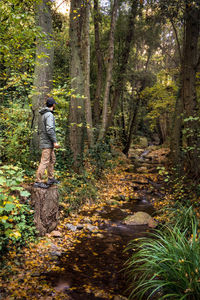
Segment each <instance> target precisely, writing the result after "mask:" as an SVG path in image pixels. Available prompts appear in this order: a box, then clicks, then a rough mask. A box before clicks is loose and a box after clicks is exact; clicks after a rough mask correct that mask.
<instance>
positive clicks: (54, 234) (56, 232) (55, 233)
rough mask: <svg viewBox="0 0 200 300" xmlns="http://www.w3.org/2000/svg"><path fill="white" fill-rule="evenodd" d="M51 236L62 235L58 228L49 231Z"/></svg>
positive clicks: (58, 236)
mask: <svg viewBox="0 0 200 300" xmlns="http://www.w3.org/2000/svg"><path fill="white" fill-rule="evenodd" d="M50 235H51V236H53V237H56V238H60V237H62V233H61V232H60V231H58V230H53V231H52V232H51V233H50Z"/></svg>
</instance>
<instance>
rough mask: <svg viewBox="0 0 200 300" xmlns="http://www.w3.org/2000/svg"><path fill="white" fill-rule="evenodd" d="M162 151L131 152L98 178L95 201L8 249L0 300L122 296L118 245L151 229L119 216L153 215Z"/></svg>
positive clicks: (123, 276)
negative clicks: (34, 239) (51, 229)
mask: <svg viewBox="0 0 200 300" xmlns="http://www.w3.org/2000/svg"><path fill="white" fill-rule="evenodd" d="M166 153H167V150H166V149H158V150H155V149H154V150H153V148H151V147H149V148H148V149H146V150H144V149H137V163H136V160H135V152H134V151H132V154H131V153H130V159H129V160H126V164H123V165H120V166H118V167H116V168H115V169H114V170H112V171H111V170H110V171H109V173H106V174H105V175H104V177H103V179H101V180H99V182H98V191H99V196H98V200H97V202H96V203H89V202H88V203H87V204H85V205H83V206H82V207H81V208H80V210H79V211H78V212H76V213H71V214H70V215H69V216H68V217H67V218H64V219H62V220H61V222H60V224H59V226H58V228H57V230H56V231H54V232H52V233H51V234H48V235H47V236H46V237H44V238H41V239H40V240H39V242H38V243H37V244H31V245H29V247H27V248H25V249H24V250H23V252H22V253H20V254H16V251H15V249H13V251H12V252H11V253H10V254H9V255H10V260H9V262H8V267H10V274H6V276H5V274H2V275H4V277H3V279H2V282H1V286H2V288H1V293H0V299H9V300H11V299H46V300H48V299H72V300H73V299H74V300H76V299H77V300H78V299H80V300H86V299H88V300H90V299H91V300H92V299H99V300H101V299H102V300H103V299H114V300H120V299H127V297H128V292H127V288H128V285H127V277H126V274H125V271H124V267H125V265H124V264H125V262H126V260H127V258H128V253H127V252H124V249H125V248H126V246H127V244H128V242H129V241H130V240H132V239H133V238H138V237H141V236H144V235H145V234H146V232H148V231H150V230H151V228H150V227H149V226H148V225H126V224H125V223H124V219H125V218H126V217H127V216H128V215H132V214H133V213H134V212H138V211H143V212H147V213H149V214H150V215H152V214H154V212H155V210H156V207H157V206H159V199H160V197H162V193H161V182H160V180H161V178H160V176H159V174H158V170H157V167H158V166H159V165H162V163H163V162H164V161H165V156H166ZM124 160H125V159H124Z"/></svg>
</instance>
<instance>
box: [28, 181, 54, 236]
mask: <svg viewBox="0 0 200 300" xmlns="http://www.w3.org/2000/svg"><path fill="white" fill-rule="evenodd" d="M31 203H32V205H33V206H34V209H35V214H34V222H35V226H36V228H37V230H38V233H39V236H44V235H45V234H46V233H49V232H51V231H53V230H54V229H55V228H56V226H57V224H58V216H59V211H58V208H59V193H58V188H57V186H55V185H53V186H50V187H49V188H48V189H41V188H34V187H32V189H31Z"/></svg>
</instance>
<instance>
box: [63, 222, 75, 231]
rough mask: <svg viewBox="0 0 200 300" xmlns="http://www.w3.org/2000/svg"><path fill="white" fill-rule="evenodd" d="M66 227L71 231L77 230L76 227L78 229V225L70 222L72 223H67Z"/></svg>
mask: <svg viewBox="0 0 200 300" xmlns="http://www.w3.org/2000/svg"><path fill="white" fill-rule="evenodd" d="M65 227H66V228H67V229H69V230H71V231H76V229H77V226H74V225H73V224H70V223H67V224H66V225H65Z"/></svg>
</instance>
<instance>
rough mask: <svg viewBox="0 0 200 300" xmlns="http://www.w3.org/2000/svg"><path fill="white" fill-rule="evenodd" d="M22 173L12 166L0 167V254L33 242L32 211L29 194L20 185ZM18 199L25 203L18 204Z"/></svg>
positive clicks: (22, 179) (22, 178) (19, 169)
mask: <svg viewBox="0 0 200 300" xmlns="http://www.w3.org/2000/svg"><path fill="white" fill-rule="evenodd" d="M23 176H24V172H23V170H22V169H21V168H19V167H16V166H13V165H5V166H1V167H0V252H2V251H4V250H7V249H8V248H11V247H13V245H15V246H22V245H24V244H25V243H27V242H29V241H31V240H33V238H34V235H35V226H34V223H33V210H31V207H30V205H29V204H28V203H26V202H27V199H28V197H29V196H30V193H29V192H27V191H25V190H24V188H23V187H22V186H20V184H22V183H23V181H24V177H23ZM20 198H23V199H24V202H25V203H21V202H20Z"/></svg>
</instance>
